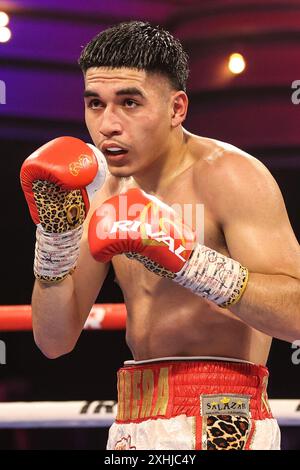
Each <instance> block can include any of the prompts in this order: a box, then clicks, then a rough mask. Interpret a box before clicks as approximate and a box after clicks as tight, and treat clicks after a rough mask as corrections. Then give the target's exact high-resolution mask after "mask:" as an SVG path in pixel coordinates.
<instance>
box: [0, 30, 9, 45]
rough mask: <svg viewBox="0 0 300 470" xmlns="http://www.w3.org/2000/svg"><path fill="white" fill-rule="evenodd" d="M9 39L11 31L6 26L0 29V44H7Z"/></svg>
mask: <svg viewBox="0 0 300 470" xmlns="http://www.w3.org/2000/svg"><path fill="white" fill-rule="evenodd" d="M10 38H11V30H10V29H9V28H7V27H6V26H3V27H2V28H0V42H7V41H9V40H10Z"/></svg>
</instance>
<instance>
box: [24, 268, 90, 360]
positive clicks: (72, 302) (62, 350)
mask: <svg viewBox="0 0 300 470" xmlns="http://www.w3.org/2000/svg"><path fill="white" fill-rule="evenodd" d="M32 324H33V333H34V338H35V342H36V344H37V346H38V347H39V348H40V349H41V351H42V352H43V353H44V354H45V355H46V356H47V357H49V358H55V357H58V356H60V355H62V354H66V353H68V352H70V351H71V350H72V349H73V347H74V345H75V344H76V341H77V339H78V337H79V335H80V332H81V330H82V320H81V318H80V315H79V312H78V306H77V302H76V295H75V290H74V282H73V278H72V276H67V278H66V279H64V280H63V281H62V282H60V283H58V284H43V283H41V282H40V281H36V282H35V285H34V289H33V295H32Z"/></svg>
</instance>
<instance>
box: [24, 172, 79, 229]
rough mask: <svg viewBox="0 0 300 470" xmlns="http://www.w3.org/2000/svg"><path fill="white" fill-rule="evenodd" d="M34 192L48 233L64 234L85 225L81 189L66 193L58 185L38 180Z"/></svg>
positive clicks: (43, 224)
mask: <svg viewBox="0 0 300 470" xmlns="http://www.w3.org/2000/svg"><path fill="white" fill-rule="evenodd" d="M32 190H33V194H34V200H35V203H36V207H37V210H38V215H39V219H40V223H41V225H42V227H43V229H44V230H45V231H46V232H50V233H63V232H67V231H69V230H73V229H74V228H76V227H78V226H79V225H82V224H83V222H84V219H85V206H84V201H83V197H82V194H81V190H80V189H74V190H71V191H70V190H68V191H65V190H63V189H61V188H60V187H59V186H58V185H57V184H54V183H50V182H49V181H41V180H36V181H34V182H33V183H32Z"/></svg>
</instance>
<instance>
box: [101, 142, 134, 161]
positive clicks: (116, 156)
mask: <svg viewBox="0 0 300 470" xmlns="http://www.w3.org/2000/svg"><path fill="white" fill-rule="evenodd" d="M102 152H103V154H104V156H105V157H106V158H107V159H108V160H109V161H111V162H121V161H122V160H123V159H124V158H125V156H126V155H127V154H128V150H127V149H124V148H122V147H118V146H117V145H110V146H104V147H103V149H102Z"/></svg>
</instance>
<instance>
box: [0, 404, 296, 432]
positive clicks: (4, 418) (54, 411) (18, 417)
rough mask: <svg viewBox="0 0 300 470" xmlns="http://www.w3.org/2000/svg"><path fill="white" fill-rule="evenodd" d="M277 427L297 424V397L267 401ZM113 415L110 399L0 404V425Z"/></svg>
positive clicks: (82, 423)
mask: <svg viewBox="0 0 300 470" xmlns="http://www.w3.org/2000/svg"><path fill="white" fill-rule="evenodd" d="M269 402H270V406H271V409H272V412H273V415H274V417H275V418H276V419H277V420H278V423H279V425H280V426H300V399H281V400H280V399H273V400H272V399H271V400H269ZM116 414H117V403H116V401H114V400H103V401H101V400H100V401H97V400H95V401H84V400H83V401H37V402H34V401H32V402H4V403H0V428H6V429H7V428H18V429H20V428H26V429H28V428H75V427H83V428H99V427H108V426H110V425H111V424H112V423H113V421H114V419H115V417H116Z"/></svg>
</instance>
